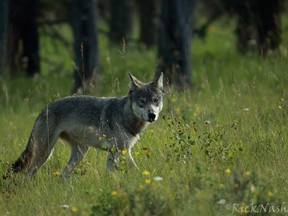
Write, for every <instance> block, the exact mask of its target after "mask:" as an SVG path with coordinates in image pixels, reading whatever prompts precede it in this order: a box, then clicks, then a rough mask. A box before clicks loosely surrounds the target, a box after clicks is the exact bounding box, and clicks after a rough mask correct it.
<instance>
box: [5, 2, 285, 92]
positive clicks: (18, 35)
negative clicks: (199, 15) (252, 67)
mask: <svg viewBox="0 0 288 216" xmlns="http://www.w3.org/2000/svg"><path fill="white" fill-rule="evenodd" d="M195 2H196V0H195ZM199 2H200V1H198V3H199ZM203 2H204V3H203ZM203 2H202V1H201V2H200V3H201V4H203V5H205V3H206V6H207V5H208V6H207V8H208V11H209V10H210V12H211V13H210V18H208V19H207V23H205V24H204V25H203V26H202V28H199V29H197V30H195V33H198V34H199V35H205V30H206V29H207V28H208V26H209V24H211V23H212V22H213V21H214V20H215V19H216V18H217V17H219V16H221V14H223V13H230V14H233V15H236V17H237V28H236V38H237V43H236V47H237V48H238V50H239V51H240V52H243V53H245V52H246V51H247V50H248V48H249V43H250V41H251V39H253V37H255V38H256V40H257V45H258V50H259V53H260V54H262V55H265V54H266V53H267V51H268V50H269V49H273V50H275V49H278V47H279V45H280V42H281V28H280V8H281V2H282V0H275V1H270V0H262V1H261V0H243V1H242V0H232V1H227V0H203ZM61 3H62V4H59V2H58V1H57V0H50V1H42V0H13V1H9V0H1V1H0V55H1V56H0V73H2V72H3V71H5V70H6V71H9V73H10V74H12V75H15V74H17V73H18V72H19V71H23V70H24V71H25V72H26V74H28V75H31V76H32V75H34V74H36V73H40V57H39V33H38V29H39V26H41V25H42V24H43V23H46V24H49V25H53V23H59V22H66V23H70V25H71V28H72V32H73V37H74V43H73V44H74V46H73V47H74V62H75V70H74V88H73V92H77V91H78V89H83V90H84V91H86V90H88V89H89V87H90V86H91V85H93V83H94V82H93V81H94V77H95V74H96V73H98V72H99V61H98V39H97V34H98V32H102V31H101V30H98V29H97V20H98V17H99V15H100V16H102V18H103V20H106V22H107V24H108V26H109V32H107V33H106V35H107V37H108V38H109V39H110V42H111V45H113V46H114V45H116V46H122V44H123V43H127V42H128V43H129V41H132V36H131V35H132V32H133V24H134V23H135V21H134V18H135V13H134V11H135V10H137V11H138V13H137V15H138V16H137V17H138V18H139V25H140V34H139V39H138V42H139V43H141V44H144V45H145V46H146V47H147V48H149V47H153V46H157V49H158V52H157V64H158V65H157V67H156V68H155V75H157V74H159V73H160V72H164V74H165V75H166V77H167V81H168V83H169V84H173V85H175V86H176V87H177V88H178V89H183V88H186V87H190V86H191V85H192V79H191V39H192V29H193V28H192V25H193V23H192V21H193V9H194V7H195V4H194V0H156V1H155V0H145V1H142V0H117V1H116V0H109V1H107V0H85V1H81V0H63V1H61ZM45 4H46V5H45ZM47 4H48V5H49V7H47ZM43 5H44V6H43ZM206 6H205V7H206ZM46 8H48V11H50V12H51V11H53V10H54V15H56V20H54V21H53V20H52V21H51V20H45V19H44V20H43V19H40V17H42V16H43V13H47V12H46ZM97 8H98V10H99V11H98V10H97ZM207 8H204V9H205V10H206V9H207ZM67 11H68V12H67ZM44 17H45V16H44ZM57 19H58V20H57ZM255 35H256V36H255ZM156 38H157V40H156ZM155 43H156V44H155ZM100 52H101V50H100Z"/></svg>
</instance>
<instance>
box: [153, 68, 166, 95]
mask: <svg viewBox="0 0 288 216" xmlns="http://www.w3.org/2000/svg"><path fill="white" fill-rule="evenodd" d="M163 76H164V75H163V72H161V73H160V75H159V76H158V77H156V78H155V80H154V81H153V84H154V86H156V88H158V89H160V90H161V91H163Z"/></svg>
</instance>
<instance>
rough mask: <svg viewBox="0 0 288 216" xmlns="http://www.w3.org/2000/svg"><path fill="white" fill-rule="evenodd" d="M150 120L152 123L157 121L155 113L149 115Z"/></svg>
mask: <svg viewBox="0 0 288 216" xmlns="http://www.w3.org/2000/svg"><path fill="white" fill-rule="evenodd" d="M148 118H149V121H150V122H152V121H155V119H156V115H155V114H154V113H148Z"/></svg>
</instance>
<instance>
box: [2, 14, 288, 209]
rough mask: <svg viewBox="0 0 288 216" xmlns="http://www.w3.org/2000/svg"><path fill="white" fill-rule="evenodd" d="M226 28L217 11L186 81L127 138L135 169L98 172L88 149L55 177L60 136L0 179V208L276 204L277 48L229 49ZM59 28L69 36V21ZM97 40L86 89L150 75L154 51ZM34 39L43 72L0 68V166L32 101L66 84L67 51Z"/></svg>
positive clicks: (287, 106)
mask: <svg viewBox="0 0 288 216" xmlns="http://www.w3.org/2000/svg"><path fill="white" fill-rule="evenodd" d="M283 23H284V24H285V23H286V25H287V20H286V19H285V20H284V22H283ZM284 24H283V25H284ZM232 29H233V23H230V22H228V21H225V20H224V21H223V20H222V21H220V22H218V23H216V24H215V25H214V26H213V28H211V29H210V30H209V34H208V38H207V40H206V41H205V42H203V41H199V40H197V39H195V40H194V42H193V50H192V51H193V52H192V54H193V59H192V63H193V64H192V66H193V73H192V77H193V82H194V88H193V89H192V90H186V91H185V92H182V93H178V92H176V91H174V90H173V88H169V89H166V94H165V102H164V110H163V112H162V113H161V115H162V116H164V118H159V120H158V121H157V122H155V123H153V124H152V125H151V126H150V127H149V128H148V129H147V130H146V131H145V132H144V134H143V135H142V136H141V140H140V141H139V142H138V143H137V145H136V146H135V147H134V149H133V154H134V155H135V160H136V162H137V164H138V166H139V167H140V170H141V171H138V170H135V169H131V168H129V169H127V166H126V164H125V163H124V162H123V164H121V166H123V167H121V168H123V170H124V172H121V171H120V172H115V173H107V172H106V170H105V160H106V153H105V152H102V151H100V150H94V149H91V150H90V151H89V153H88V155H87V157H86V158H85V160H84V161H83V163H81V164H80V165H79V166H78V167H77V169H76V170H75V172H74V174H73V175H72V176H71V177H70V178H69V179H68V180H62V179H61V178H59V174H60V172H61V169H62V168H63V167H64V166H65V164H66V162H67V160H68V158H69V154H70V152H69V147H68V146H67V145H66V144H64V143H63V142H62V141H60V140H59V141H58V143H57V145H56V148H55V151H54V153H53V155H52V156H51V160H49V161H47V163H46V164H45V165H44V166H43V167H42V168H41V169H40V170H39V172H38V173H37V175H36V176H35V177H34V178H33V179H32V180H31V181H26V180H25V179H23V175H21V174H19V175H16V176H15V178H14V179H13V181H12V182H11V181H7V180H2V179H0V193H1V195H0V215H231V214H234V215H238V214H239V215H240V214H246V215H248V214H250V213H251V209H252V208H253V205H257V206H256V209H259V211H260V208H261V206H260V205H261V204H262V205H266V204H267V206H268V207H269V206H270V207H277V206H278V207H279V206H281V205H282V204H283V202H285V201H287V200H288V196H287V194H288V188H287V179H288V173H287V164H288V133H287V118H288V88H287V83H288V73H287V67H288V62H287V59H286V57H287V56H286V54H285V53H287V49H285V48H284V47H283V48H281V49H282V50H281V52H282V54H281V55H280V54H278V53H271V54H269V55H268V56H267V57H266V58H260V57H258V56H257V55H256V54H253V53H250V54H248V55H247V56H242V55H238V54H237V53H235V51H234V48H233V47H234V38H233V33H232V32H233V31H232ZM283 29H285V28H283ZM60 30H62V31H61V33H62V34H63V36H65V37H66V38H67V40H68V41H71V35H70V33H69V32H70V31H69V29H68V28H67V26H59V32H60ZM42 34H44V32H42ZM283 34H284V35H286V34H287V32H283ZM99 45H100V64H101V70H100V71H101V76H99V77H98V78H97V80H96V85H95V89H94V92H93V93H94V94H95V95H101V96H111V95H125V94H127V92H128V88H129V87H128V82H129V80H128V76H127V72H132V73H133V74H135V76H136V77H139V78H141V80H150V79H151V77H152V76H153V72H154V70H155V67H156V61H155V51H154V50H146V49H138V48H137V47H135V46H134V45H131V44H127V45H126V47H121V48H119V47H118V48H117V47H112V48H111V47H109V45H108V42H107V39H106V38H105V37H104V36H100V38H99ZM41 48H42V51H41V55H42V56H41V59H43V61H42V68H43V74H42V75H41V76H38V77H34V78H33V79H30V78H26V77H17V78H15V79H12V78H7V77H0V108H1V109H0V120H1V121H0V128H1V130H0V137H1V139H0V144H1V145H0V174H1V175H2V174H4V172H5V169H6V168H7V167H8V164H10V163H11V162H12V161H13V160H14V159H16V158H17V157H18V156H19V154H20V153H21V151H22V150H23V149H24V147H25V146H26V143H27V140H28V137H29V133H30V131H31V129H32V126H33V122H34V120H35V118H36V117H37V115H38V113H39V112H40V110H41V109H42V108H43V107H44V106H45V105H46V104H47V103H49V102H50V101H53V100H55V99H57V98H60V97H63V96H66V95H69V93H70V90H71V86H72V82H71V78H72V70H73V61H72V54H71V50H69V49H67V48H66V47H64V46H62V44H61V43H60V42H59V41H58V42H55V41H53V40H50V39H49V38H48V37H47V36H46V35H43V36H42V38H41ZM286 205H287V206H286V208H288V204H287V203H286ZM284 207H285V203H284ZM237 210H239V211H237ZM246 210H249V212H248V213H247V212H245V211H246ZM254 213H255V212H254ZM251 214H253V212H252V213H251ZM255 214H256V213H255ZM258 215H259V213H258Z"/></svg>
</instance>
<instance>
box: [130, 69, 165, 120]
mask: <svg viewBox="0 0 288 216" xmlns="http://www.w3.org/2000/svg"><path fill="white" fill-rule="evenodd" d="M129 77H130V80H131V88H130V92H129V95H130V100H131V104H132V110H133V113H134V115H135V116H136V117H138V118H140V119H143V120H145V121H148V122H153V121H156V120H157V119H158V117H159V113H160V111H161V110H162V107H163V95H164V93H163V73H161V74H160V75H159V76H158V77H156V78H155V79H154V80H153V81H152V82H150V83H143V82H141V81H139V80H138V79H137V78H135V77H134V76H133V75H132V74H130V73H129Z"/></svg>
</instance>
